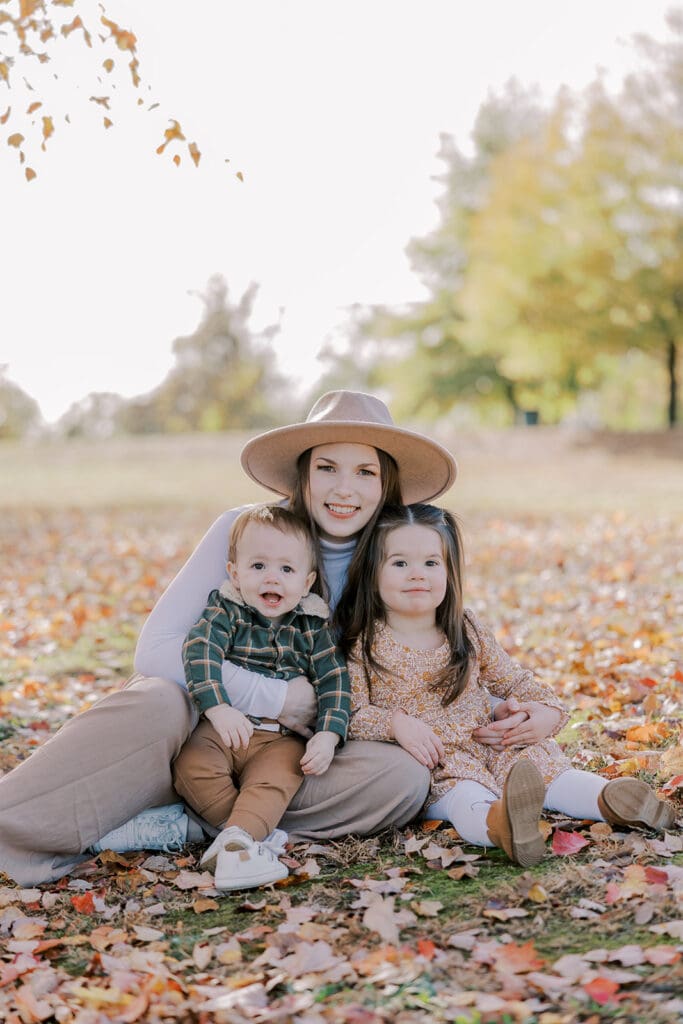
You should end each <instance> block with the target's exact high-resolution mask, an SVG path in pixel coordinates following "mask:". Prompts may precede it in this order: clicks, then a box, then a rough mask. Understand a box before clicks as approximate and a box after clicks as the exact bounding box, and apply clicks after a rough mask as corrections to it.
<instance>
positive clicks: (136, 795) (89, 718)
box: [0, 676, 197, 885]
mask: <svg viewBox="0 0 683 1024" xmlns="http://www.w3.org/2000/svg"><path fill="white" fill-rule="evenodd" d="M196 721H197V716H196V712H195V711H194V709H193V707H192V704H191V701H190V699H189V697H188V694H187V692H186V691H185V690H184V689H183V688H182V687H180V686H178V685H177V683H173V682H170V681H168V680H165V679H147V678H144V677H141V676H137V677H134V678H133V679H132V680H131V681H130V682H129V683H128V684H127V685H126V686H125V687H124V688H123V689H122V690H118V691H116V693H112V694H109V695H108V696H106V697H103V698H102V700H100V701H98V702H97V703H96V704H94V705H93V707H92V708H90V709H89V710H88V711H84V712H83V713H82V714H80V715H76V717H75V718H72V719H71V720H70V721H69V722H67V723H66V725H65V726H64V727H63V728H62V729H60V731H59V732H58V733H57V734H56V735H55V736H53V737H52V739H50V740H48V742H47V743H45V745H44V746H42V747H40V748H39V749H38V750H36V751H35V753H33V754H32V755H31V756H30V757H29V758H28V759H27V760H26V761H24V762H23V763H22V764H20V765H17V767H16V768H14V769H13V770H12V771H11V772H9V774H8V775H6V776H5V777H4V778H2V779H0V871H4V872H6V873H7V874H8V875H9V876H10V877H11V878H13V879H14V880H15V881H17V882H19V883H20V884H23V885H27V884H28V885H34V884H38V883H40V882H48V881H53V880H55V879H57V878H61V877H62V875H65V874H68V872H69V871H70V870H71V869H72V868H74V867H75V866H76V865H77V864H79V863H80V862H81V861H83V860H85V859H86V857H84V856H83V851H84V850H86V849H87V848H88V847H89V846H90V845H91V843H93V842H95V841H96V840H97V839H99V838H100V836H102V835H104V834H105V833H107V832H109V831H110V830H111V829H113V828H117V827H118V826H119V825H121V824H123V822H125V821H128V819H129V818H132V817H133V816H134V815H136V814H138V813H139V812H140V811H142V810H144V809H145V808H147V807H155V806H158V805H161V804H167V803H172V802H174V801H176V800H177V796H176V794H175V791H174V789H173V784H172V779H171V762H172V761H173V759H174V758H175V757H176V755H177V754H178V753H179V751H180V748H181V747H182V745H183V743H184V742H185V740H186V739H187V737H188V736H189V735H190V733H191V731H192V729H193V727H194V725H195V724H196Z"/></svg>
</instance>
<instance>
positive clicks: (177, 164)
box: [157, 150, 180, 167]
mask: <svg viewBox="0 0 683 1024" xmlns="http://www.w3.org/2000/svg"><path fill="white" fill-rule="evenodd" d="M158 152H159V150H157V153H158ZM173 163H174V164H175V165H176V167H180V157H179V156H178V154H177V153H176V155H175V156H174V157H173Z"/></svg>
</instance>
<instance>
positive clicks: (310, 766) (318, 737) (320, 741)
mask: <svg viewBox="0 0 683 1024" xmlns="http://www.w3.org/2000/svg"><path fill="white" fill-rule="evenodd" d="M338 743H339V736H338V735H337V733H336V732H317V733H316V734H315V736H312V737H311V738H310V740H309V741H308V743H307V744H306V753H305V754H304V756H303V757H302V758H301V761H300V762H299V764H300V765H301V770H302V772H303V773H304V775H322V774H323V773H324V772H326V771H327V769H328V768H329V767H330V763H331V761H332V758H333V757H334V750H335V747H336V746H337V744H338Z"/></svg>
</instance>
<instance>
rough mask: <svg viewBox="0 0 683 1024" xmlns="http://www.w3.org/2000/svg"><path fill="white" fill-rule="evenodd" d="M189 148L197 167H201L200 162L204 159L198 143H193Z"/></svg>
mask: <svg viewBox="0 0 683 1024" xmlns="http://www.w3.org/2000/svg"><path fill="white" fill-rule="evenodd" d="M187 148H188V149H189V151H190V156H191V157H192V159H193V160H194V165H195V167H199V161H200V160H201V158H202V154H201V153H200V152H199V150H198V149H197V143H196V142H191V143H190V144H189V146H188V147H187Z"/></svg>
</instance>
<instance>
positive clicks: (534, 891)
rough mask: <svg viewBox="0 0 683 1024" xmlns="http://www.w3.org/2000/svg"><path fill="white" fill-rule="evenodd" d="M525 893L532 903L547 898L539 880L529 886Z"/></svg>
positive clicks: (540, 901)
mask: <svg viewBox="0 0 683 1024" xmlns="http://www.w3.org/2000/svg"><path fill="white" fill-rule="evenodd" d="M527 895H528V897H529V899H530V900H533V901H534V903H545V901H546V900H547V899H548V892H547V890H546V889H544V888H543V886H542V885H541V884H540V883H539V882H536V883H535V884H534V885H532V886H531V888H530V889H529V892H528V893H527Z"/></svg>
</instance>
